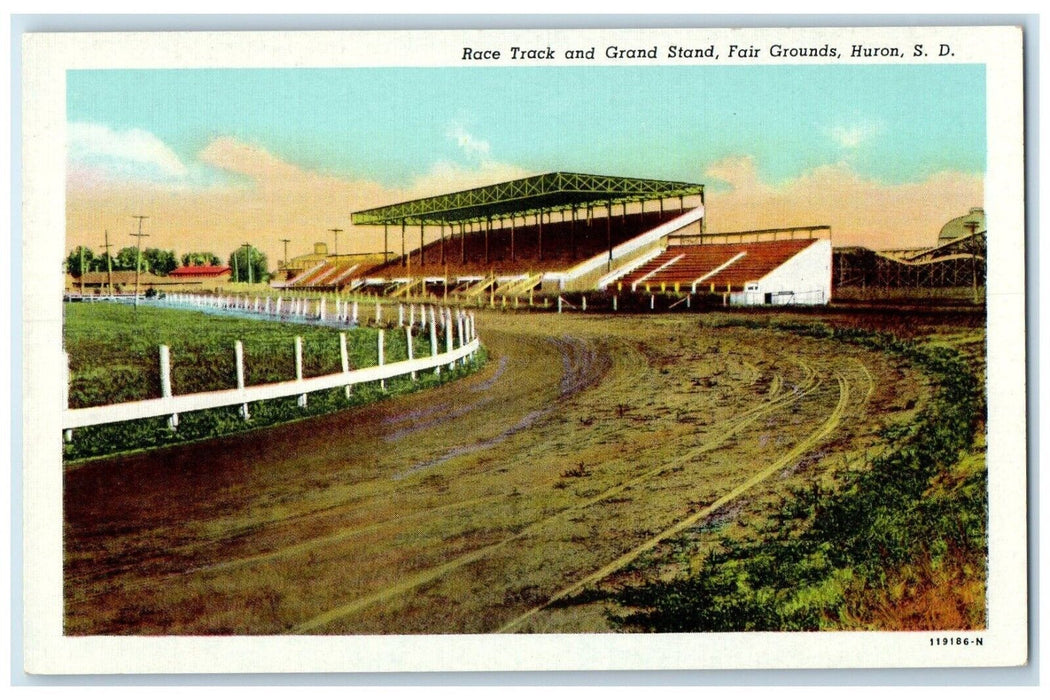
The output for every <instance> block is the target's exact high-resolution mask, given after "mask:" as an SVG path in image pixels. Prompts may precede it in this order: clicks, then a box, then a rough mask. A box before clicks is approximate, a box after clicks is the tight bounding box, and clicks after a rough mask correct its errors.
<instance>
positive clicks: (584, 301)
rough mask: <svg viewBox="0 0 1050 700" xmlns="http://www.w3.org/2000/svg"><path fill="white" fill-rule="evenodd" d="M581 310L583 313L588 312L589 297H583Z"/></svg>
mask: <svg viewBox="0 0 1050 700" xmlns="http://www.w3.org/2000/svg"><path fill="white" fill-rule="evenodd" d="M580 310H581V311H586V310H587V297H586V296H584V297H583V304H582V306H581V307H580Z"/></svg>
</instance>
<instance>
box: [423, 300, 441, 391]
mask: <svg viewBox="0 0 1050 700" xmlns="http://www.w3.org/2000/svg"><path fill="white" fill-rule="evenodd" d="M424 313H425V312H424ZM437 354H438V337H437V323H435V321H434V307H430V356H431V357H434V356H435V355H437ZM434 374H435V375H436V376H439V377H440V376H441V365H438V366H437V367H435V368H434Z"/></svg>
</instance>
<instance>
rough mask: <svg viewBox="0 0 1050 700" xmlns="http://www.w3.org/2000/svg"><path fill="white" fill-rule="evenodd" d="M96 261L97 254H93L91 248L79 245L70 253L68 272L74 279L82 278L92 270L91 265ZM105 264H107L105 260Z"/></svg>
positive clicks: (67, 264)
mask: <svg viewBox="0 0 1050 700" xmlns="http://www.w3.org/2000/svg"><path fill="white" fill-rule="evenodd" d="M82 260H83V265H84V267H83V268H81V261H82ZM94 260H95V254H94V253H92V252H91V249H90V248H87V247H86V246H82V245H78V246H77V247H76V248H74V249H73V250H71V251H69V257H67V258H66V272H68V273H69V274H71V275H73V276H74V277H80V275H81V274H83V273H84V272H88V271H90V270H91V269H92V266H91V263H92V262H93V261H94ZM103 264H105V260H103Z"/></svg>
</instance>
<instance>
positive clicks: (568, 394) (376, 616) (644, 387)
mask: <svg viewBox="0 0 1050 700" xmlns="http://www.w3.org/2000/svg"><path fill="white" fill-rule="evenodd" d="M478 330H479V334H480V335H481V338H482V341H483V342H484V343H485V344H486V346H487V347H488V348H489V351H490V356H491V357H490V361H489V363H488V365H487V366H486V367H485V368H484V369H483V370H482V371H481V372H479V373H478V374H476V375H474V376H472V377H469V378H467V379H464V380H461V381H459V382H457V383H453V384H449V385H445V386H443V387H440V388H438V389H435V390H432V391H429V392H425V393H421V394H417V395H409V396H403V397H399V398H396V399H392V400H389V401H385V402H381V403H380V404H374V405H371V406H368V407H365V408H362V409H356V410H352V411H347V412H344V413H340V414H334V415H329V416H324V417H320V418H315V419H311V420H307V421H302V422H298V423H293V424H288V425H284V426H280V427H277V428H271V429H268V430H265V431H256V432H253V433H246V434H241V435H237V436H234V437H228V438H223V439H218V440H212V441H207V442H201V443H196V444H190V445H183V446H179V447H173V448H168V449H164V450H160V451H155V452H151V453H146V454H136V455H128V456H123V457H118V458H111V459H106V460H101V461H96V462H91V463H88V464H84V465H79V466H74V467H70V468H69V469H68V471H67V474H66V478H65V541H66V544H65V547H66V552H65V603H66V611H65V619H66V632H67V633H68V634H280V633H295V634H311V633H313V634H340V633H443V632H496V631H508V632H509V631H515V632H517V631H539V632H554V631H560V632H576V631H603V630H607V629H609V628H608V624H607V622H606V618H605V615H604V609H605V605H606V604H604V603H600V602H599V603H586V602H582V601H583V600H584V599H582V598H580V599H578V600H579V601H581V602H579V603H578V604H569V603H571V602H573V600H574V595H575V594H576V593H579V592H580V591H581V590H585V589H587V588H594V587H605V586H615V585H616V584H617V583H618V582H623V581H627V580H635V579H637V577H639V576H641V575H643V574H644V575H656V574H666V573H670V572H674V571H676V570H681V569H682V568H683V567H688V566H690V564H691V563H695V561H697V559H698V558H699V557H702V556H703V552H704V549H705V547H710V546H712V545H713V543H714V542H716V541H717V539H718V538H719V537H721V536H722V535H723V534H724V533H725V529H726V528H729V527H735V528H739V527H742V526H746V523H747V521H748V520H749V519H750V518H754V517H758V516H759V515H760V514H761V513H762V509H763V506H764V504H769V503H771V502H773V500H774V499H777V498H780V497H782V496H783V495H784V494H786V493H787V492H788V490H789V489H790V488H792V487H797V486H799V485H803V484H806V483H810V482H812V481H814V480H819V479H821V478H823V477H824V475H826V474H828V473H829V472H830V471H831V470H835V469H839V468H842V467H843V466H844V465H845V464H847V463H856V460H862V459H864V458H865V455H866V454H867V452H868V451H871V452H874V451H877V450H878V449H880V446H879V444H878V439H877V436H876V433H877V431H878V430H879V429H880V428H881V427H883V426H885V425H886V424H888V423H890V422H896V421H898V420H903V419H905V418H908V417H910V416H911V415H913V414H914V412H916V411H919V410H921V409H922V406H923V404H924V403H925V401H926V400H927V399H928V394H929V390H928V388H927V387H926V384H925V382H924V380H923V378H922V376H921V375H919V374H917V373H915V372H914V371H913V370H911V369H909V368H908V367H906V366H903V365H902V364H901V363H900V362H899V361H898V360H896V359H894V358H890V357H887V356H884V355H881V354H878V353H874V352H869V351H865V350H863V349H860V348H857V347H853V346H849V345H844V344H840V343H837V342H833V341H828V340H817V339H812V338H804V337H800V336H797V335H793V334H790V333H787V332H783V331H774V330H754V329H746V328H740V327H732V328H701V326H700V325H699V323H698V320H697V317H696V316H695V315H694V316H688V317H687V316H663V317H616V318H608V317H586V318H583V317H568V316H554V315H545V316H534V315H533V316H530V315H520V316H515V315H499V314H484V315H482V314H479V316H478ZM742 524H743V525H742Z"/></svg>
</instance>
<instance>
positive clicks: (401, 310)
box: [397, 304, 405, 328]
mask: <svg viewBox="0 0 1050 700" xmlns="http://www.w3.org/2000/svg"><path fill="white" fill-rule="evenodd" d="M403 325H405V305H404V304H398V305H397V327H398V328H400V327H401V326H403Z"/></svg>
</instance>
